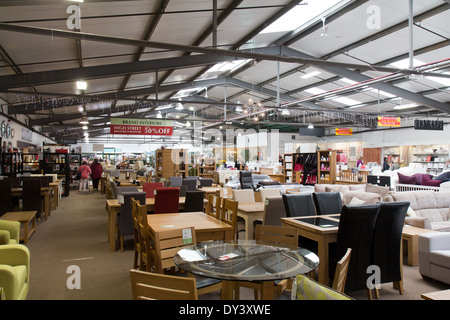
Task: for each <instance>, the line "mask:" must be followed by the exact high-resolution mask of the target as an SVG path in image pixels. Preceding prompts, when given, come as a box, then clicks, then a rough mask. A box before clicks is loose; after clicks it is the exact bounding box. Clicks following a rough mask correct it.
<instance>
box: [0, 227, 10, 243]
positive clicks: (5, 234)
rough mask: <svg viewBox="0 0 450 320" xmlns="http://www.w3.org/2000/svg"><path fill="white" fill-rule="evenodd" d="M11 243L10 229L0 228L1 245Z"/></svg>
mask: <svg viewBox="0 0 450 320" xmlns="http://www.w3.org/2000/svg"><path fill="white" fill-rule="evenodd" d="M9 243H10V236H9V231H6V230H0V245H2V244H9Z"/></svg>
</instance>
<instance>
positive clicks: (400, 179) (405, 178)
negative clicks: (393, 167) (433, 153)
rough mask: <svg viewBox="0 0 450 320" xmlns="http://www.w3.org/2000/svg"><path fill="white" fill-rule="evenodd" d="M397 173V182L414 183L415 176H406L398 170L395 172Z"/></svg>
mask: <svg viewBox="0 0 450 320" xmlns="http://www.w3.org/2000/svg"><path fill="white" fill-rule="evenodd" d="M397 175H398V183H400V184H416V177H413V176H406V175H404V174H401V173H400V172H397Z"/></svg>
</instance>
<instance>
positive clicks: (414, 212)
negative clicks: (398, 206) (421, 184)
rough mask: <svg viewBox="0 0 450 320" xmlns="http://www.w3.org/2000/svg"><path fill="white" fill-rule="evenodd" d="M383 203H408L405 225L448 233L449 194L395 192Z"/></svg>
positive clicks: (449, 224)
mask: <svg viewBox="0 0 450 320" xmlns="http://www.w3.org/2000/svg"><path fill="white" fill-rule="evenodd" d="M383 201H386V202H392V201H408V202H409V203H410V209H409V210H408V213H407V217H406V219H405V223H406V224H409V225H412V226H415V227H420V228H424V229H429V230H435V231H450V220H449V217H450V214H449V210H450V209H449V207H450V192H447V191H440V192H434V191H406V192H395V193H393V194H390V195H388V196H386V197H384V198H383Z"/></svg>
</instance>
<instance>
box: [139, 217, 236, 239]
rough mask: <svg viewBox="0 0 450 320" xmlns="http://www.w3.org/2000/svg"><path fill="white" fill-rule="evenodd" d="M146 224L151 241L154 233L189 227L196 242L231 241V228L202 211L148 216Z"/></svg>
mask: <svg viewBox="0 0 450 320" xmlns="http://www.w3.org/2000/svg"><path fill="white" fill-rule="evenodd" d="M147 222H148V225H149V227H150V232H151V236H152V238H153V239H155V237H154V236H155V234H156V232H161V231H167V230H171V229H182V228H189V227H194V228H195V235H196V238H197V242H202V241H210V240H226V241H228V240H232V239H233V228H232V226H230V225H229V224H227V223H225V222H223V221H221V220H218V219H216V218H214V217H212V216H209V215H207V214H205V213H204V212H202V211H195V212H181V213H163V214H148V215H147Z"/></svg>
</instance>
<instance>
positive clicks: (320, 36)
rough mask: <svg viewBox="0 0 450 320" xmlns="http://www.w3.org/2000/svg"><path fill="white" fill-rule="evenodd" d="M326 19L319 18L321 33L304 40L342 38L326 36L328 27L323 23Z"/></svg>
mask: <svg viewBox="0 0 450 320" xmlns="http://www.w3.org/2000/svg"><path fill="white" fill-rule="evenodd" d="M326 19H327V18H326V17H322V18H320V20H322V33H321V34H320V35H318V36H314V37H310V38H307V39H305V40H309V39H314V38H335V39H340V38H342V36H338V35H331V34H328V32H327V29H328V27H327V25H326V22H325V20H326Z"/></svg>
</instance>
